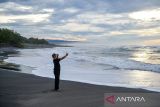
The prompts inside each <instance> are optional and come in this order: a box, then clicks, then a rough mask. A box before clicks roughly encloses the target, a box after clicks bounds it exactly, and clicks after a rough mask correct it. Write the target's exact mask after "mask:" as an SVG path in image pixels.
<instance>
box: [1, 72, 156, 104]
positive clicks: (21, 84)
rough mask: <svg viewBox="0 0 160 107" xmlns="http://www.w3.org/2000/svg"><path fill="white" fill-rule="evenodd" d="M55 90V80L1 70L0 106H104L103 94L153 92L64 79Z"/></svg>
mask: <svg viewBox="0 0 160 107" xmlns="http://www.w3.org/2000/svg"><path fill="white" fill-rule="evenodd" d="M53 87H54V79H49V78H44V77H39V76H35V75H31V74H24V73H17V72H13V71H10V70H3V69H0V107H53V106H54V107H66V106H67V107H103V105H104V93H109V92H111V93H116V92H124V93H129V92H135V93H145V92H146V93H148V92H150V91H147V90H143V89H131V88H122V87H110V86H98V85H91V84H86V83H79V82H71V81H63V80H62V81H61V83H60V91H58V92H55V91H53ZM156 100H158V98H157V99H156Z"/></svg>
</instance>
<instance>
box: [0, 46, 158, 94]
mask: <svg viewBox="0 0 160 107" xmlns="http://www.w3.org/2000/svg"><path fill="white" fill-rule="evenodd" d="M32 49H34V48H32ZM7 50H9V51H10V52H9V53H7V55H9V56H10V55H12V53H13V56H14V55H18V51H17V48H14V49H12V48H11V50H10V49H7ZM9 56H7V58H8V57H9ZM3 62H4V63H5V65H4V66H3V65H1V62H0V68H2V69H7V70H14V72H19V73H25V74H32V69H33V68H32V67H29V66H25V65H21V64H14V63H6V62H5V61H3ZM22 68H24V69H22ZM32 75H34V74H32ZM37 76H38V75H37ZM41 77H44V76H41ZM47 78H50V77H47ZM64 80H65V79H64ZM67 81H74V80H67ZM75 82H80V83H87V84H92V85H98V86H111V87H124V88H133V89H137V88H138V87H132V86H121V85H118V84H117V85H114V84H105V85H104V84H96V83H89V82H83V81H75ZM138 89H144V90H148V91H153V92H160V91H158V90H154V89H147V88H138Z"/></svg>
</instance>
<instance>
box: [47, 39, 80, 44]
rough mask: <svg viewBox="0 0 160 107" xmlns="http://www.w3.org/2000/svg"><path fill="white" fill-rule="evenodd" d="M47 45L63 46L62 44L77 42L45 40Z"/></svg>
mask: <svg viewBox="0 0 160 107" xmlns="http://www.w3.org/2000/svg"><path fill="white" fill-rule="evenodd" d="M47 41H48V43H50V44H63V43H74V42H78V41H68V40H50V39H48V40H47Z"/></svg>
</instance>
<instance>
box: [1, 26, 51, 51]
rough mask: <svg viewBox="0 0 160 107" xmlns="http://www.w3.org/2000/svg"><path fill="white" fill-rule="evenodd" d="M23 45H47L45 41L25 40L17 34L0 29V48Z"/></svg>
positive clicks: (36, 39)
mask: <svg viewBox="0 0 160 107" xmlns="http://www.w3.org/2000/svg"><path fill="white" fill-rule="evenodd" d="M25 43H29V44H48V42H47V41H46V40H45V39H38V38H29V39H27V38H25V37H22V36H21V35H20V34H19V33H17V32H15V31H13V30H10V29H5V28H0V47H1V46H2V47H3V46H13V47H19V48H21V47H24V44H25Z"/></svg>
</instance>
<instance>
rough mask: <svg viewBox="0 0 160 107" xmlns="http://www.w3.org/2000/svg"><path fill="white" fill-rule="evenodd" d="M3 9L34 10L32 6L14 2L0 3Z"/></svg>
mask: <svg viewBox="0 0 160 107" xmlns="http://www.w3.org/2000/svg"><path fill="white" fill-rule="evenodd" d="M0 8H2V10H3V11H29V10H32V7H31V6H25V5H20V4H17V3H14V2H4V3H1V4H0Z"/></svg>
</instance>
